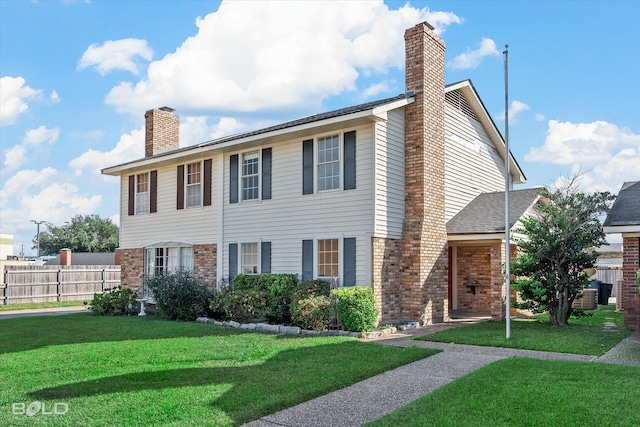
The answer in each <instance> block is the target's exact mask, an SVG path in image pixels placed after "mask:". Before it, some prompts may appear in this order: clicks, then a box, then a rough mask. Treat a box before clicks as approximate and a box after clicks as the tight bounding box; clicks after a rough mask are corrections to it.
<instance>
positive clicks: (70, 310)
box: [0, 305, 89, 320]
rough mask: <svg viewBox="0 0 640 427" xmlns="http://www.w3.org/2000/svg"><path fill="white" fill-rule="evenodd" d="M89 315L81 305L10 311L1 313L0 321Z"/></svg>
mask: <svg viewBox="0 0 640 427" xmlns="http://www.w3.org/2000/svg"><path fill="white" fill-rule="evenodd" d="M82 312H85V313H89V310H87V308H86V307H84V306H82V305H79V306H73V307H52V308H33V309H25V310H9V311H0V320H2V319H14V318H16V317H33V316H61V315H63V314H74V313H82Z"/></svg>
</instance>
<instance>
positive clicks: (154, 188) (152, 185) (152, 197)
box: [149, 171, 158, 213]
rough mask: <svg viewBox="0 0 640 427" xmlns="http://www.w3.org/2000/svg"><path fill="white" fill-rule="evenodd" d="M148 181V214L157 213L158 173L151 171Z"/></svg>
mask: <svg viewBox="0 0 640 427" xmlns="http://www.w3.org/2000/svg"><path fill="white" fill-rule="evenodd" d="M150 175H151V177H150V179H149V181H150V182H149V213H155V212H158V171H151V174H150Z"/></svg>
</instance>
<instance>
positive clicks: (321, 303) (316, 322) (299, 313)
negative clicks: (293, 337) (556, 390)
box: [291, 295, 335, 331]
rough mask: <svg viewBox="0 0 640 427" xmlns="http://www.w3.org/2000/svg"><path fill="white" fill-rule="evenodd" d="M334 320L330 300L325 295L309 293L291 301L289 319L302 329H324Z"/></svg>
mask: <svg viewBox="0 0 640 427" xmlns="http://www.w3.org/2000/svg"><path fill="white" fill-rule="evenodd" d="M334 320H335V317H334V314H333V307H332V305H331V300H330V299H329V297H327V296H326V295H311V296H308V297H307V298H302V299H298V300H297V301H294V302H292V303H291V321H292V323H293V324H294V325H296V326H299V327H300V328H302V329H311V330H314V331H326V330H327V329H329V326H330V325H331V323H332V322H333V321H334Z"/></svg>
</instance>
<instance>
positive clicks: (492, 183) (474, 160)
mask: <svg viewBox="0 0 640 427" xmlns="http://www.w3.org/2000/svg"><path fill="white" fill-rule="evenodd" d="M494 191H504V160H503V159H502V157H500V155H499V154H498V152H497V151H496V149H495V147H494V145H493V143H492V141H491V139H490V138H489V136H488V135H487V133H486V131H485V130H484V128H483V126H482V125H481V124H480V123H479V122H477V121H476V120H473V119H472V118H470V117H469V116H468V115H466V114H465V113H463V112H462V111H461V110H458V109H457V108H454V107H452V106H451V105H449V103H445V221H448V220H450V219H451V218H452V217H453V216H454V215H455V214H457V213H458V212H460V210H461V209H462V208H464V207H465V206H466V205H467V204H469V202H471V201H472V200H473V199H474V198H475V197H476V196H477V195H479V194H480V193H486V192H494Z"/></svg>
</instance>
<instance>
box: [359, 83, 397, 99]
mask: <svg viewBox="0 0 640 427" xmlns="http://www.w3.org/2000/svg"><path fill="white" fill-rule="evenodd" d="M390 90H391V88H390V87H389V85H388V83H387V82H380V83H376V84H374V85H371V86H369V87H368V88H366V89H364V90H363V91H362V97H363V98H365V99H368V98H372V97H374V96H377V95H378V94H379V93H385V92H389V91H390Z"/></svg>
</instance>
